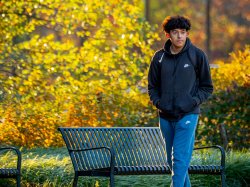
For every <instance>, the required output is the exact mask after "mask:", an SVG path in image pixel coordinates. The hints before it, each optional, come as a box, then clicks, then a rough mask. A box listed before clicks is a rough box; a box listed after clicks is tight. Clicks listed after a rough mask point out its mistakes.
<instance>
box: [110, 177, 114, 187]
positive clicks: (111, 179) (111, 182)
mask: <svg viewBox="0 0 250 187" xmlns="http://www.w3.org/2000/svg"><path fill="white" fill-rule="evenodd" d="M114 186H115V178H114V174H110V187H114Z"/></svg>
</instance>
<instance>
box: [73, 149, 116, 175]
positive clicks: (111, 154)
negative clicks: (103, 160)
mask: <svg viewBox="0 0 250 187" xmlns="http://www.w3.org/2000/svg"><path fill="white" fill-rule="evenodd" d="M98 149H107V150H108V151H109V153H110V169H111V173H114V168H115V153H114V150H113V149H112V148H110V147H105V146H103V147H92V148H86V149H69V153H70V154H72V152H83V151H92V150H98Z"/></svg>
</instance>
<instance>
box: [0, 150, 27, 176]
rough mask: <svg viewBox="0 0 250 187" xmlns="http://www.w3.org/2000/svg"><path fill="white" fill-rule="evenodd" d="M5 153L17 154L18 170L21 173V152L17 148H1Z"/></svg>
mask: <svg viewBox="0 0 250 187" xmlns="http://www.w3.org/2000/svg"><path fill="white" fill-rule="evenodd" d="M3 151H12V152H15V154H16V155H17V169H18V170H19V172H20V171H21V160H22V156H21V152H20V151H19V149H17V148H15V147H0V152H3Z"/></svg>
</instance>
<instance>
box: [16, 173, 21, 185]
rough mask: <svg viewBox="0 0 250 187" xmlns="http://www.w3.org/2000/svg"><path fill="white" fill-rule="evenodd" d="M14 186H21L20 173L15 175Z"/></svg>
mask: <svg viewBox="0 0 250 187" xmlns="http://www.w3.org/2000/svg"><path fill="white" fill-rule="evenodd" d="M16 186H17V187H21V176H20V175H18V176H17V177H16Z"/></svg>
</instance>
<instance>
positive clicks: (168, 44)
mask: <svg viewBox="0 0 250 187" xmlns="http://www.w3.org/2000/svg"><path fill="white" fill-rule="evenodd" d="M171 44H172V42H171V40H170V39H168V40H167V41H166V43H165V45H164V48H163V50H164V52H165V53H167V54H168V55H173V54H172V53H171V52H170V46H171ZM191 45H192V43H191V41H190V39H189V38H187V39H186V43H185V45H184V47H183V48H182V50H181V51H180V52H179V53H178V54H175V55H179V54H181V53H183V52H185V51H187V50H188V48H189V47H190V46H191Z"/></svg>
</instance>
